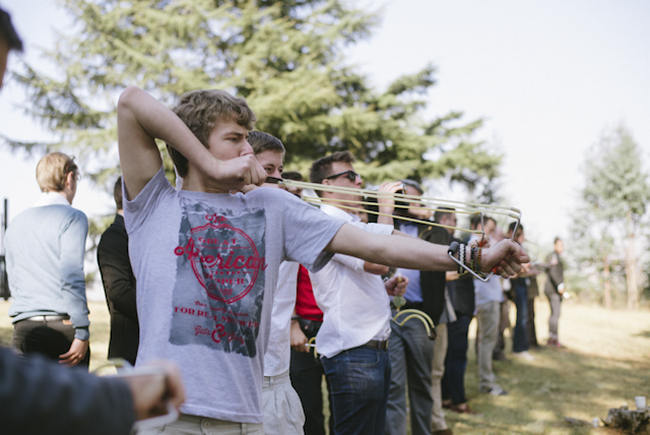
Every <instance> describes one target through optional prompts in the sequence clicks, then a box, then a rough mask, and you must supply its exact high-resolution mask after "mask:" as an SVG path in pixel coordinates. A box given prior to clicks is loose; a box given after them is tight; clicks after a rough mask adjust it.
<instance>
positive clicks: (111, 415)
mask: <svg viewBox="0 0 650 435" xmlns="http://www.w3.org/2000/svg"><path fill="white" fill-rule="evenodd" d="M134 420H135V413H134V410H133V396H132V395H131V390H130V388H129V386H128V385H127V384H126V382H124V381H122V380H119V379H115V378H109V377H97V376H93V375H90V374H88V373H87V372H84V371H83V370H80V369H77V368H69V367H64V366H61V365H59V364H57V363H53V362H50V361H46V360H45V359H43V358H41V357H39V356H33V355H32V356H26V357H19V356H18V355H16V354H15V353H14V352H13V351H11V350H10V349H7V348H4V347H0V432H2V433H3V434H5V433H6V434H24V435H31V434H44V433H47V434H55V435H56V434H66V435H68V434H70V435H75V434H79V435H85V434H95V435H102V434H106V435H114V434H125V435H126V434H128V433H129V431H130V429H131V426H132V425H133V422H134Z"/></svg>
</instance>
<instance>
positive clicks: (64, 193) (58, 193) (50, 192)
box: [43, 190, 72, 205]
mask: <svg viewBox="0 0 650 435" xmlns="http://www.w3.org/2000/svg"><path fill="white" fill-rule="evenodd" d="M43 194H44V195H45V196H48V197H49V196H52V197H56V195H59V196H61V198H63V199H65V201H66V202H67V203H68V204H70V205H72V201H70V199H69V198H68V195H67V194H66V192H65V191H60V192H55V191H53V190H48V191H47V192H43Z"/></svg>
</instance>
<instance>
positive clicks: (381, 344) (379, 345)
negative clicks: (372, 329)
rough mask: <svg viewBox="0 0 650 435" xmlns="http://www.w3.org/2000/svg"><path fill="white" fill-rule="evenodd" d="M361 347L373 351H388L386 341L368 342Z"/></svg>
mask: <svg viewBox="0 0 650 435" xmlns="http://www.w3.org/2000/svg"><path fill="white" fill-rule="evenodd" d="M361 347H369V348H370V349H375V350H388V340H370V341H369V342H367V343H366V344H364V345H362V346H361Z"/></svg>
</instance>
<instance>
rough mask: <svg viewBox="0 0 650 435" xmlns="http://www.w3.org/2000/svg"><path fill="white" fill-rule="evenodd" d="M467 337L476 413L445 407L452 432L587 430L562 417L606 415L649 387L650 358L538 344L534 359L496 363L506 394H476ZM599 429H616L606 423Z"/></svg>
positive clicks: (472, 403)
mask: <svg viewBox="0 0 650 435" xmlns="http://www.w3.org/2000/svg"><path fill="white" fill-rule="evenodd" d="M472 345H473V343H471V342H470V351H469V352H468V353H469V355H468V356H469V358H470V362H469V364H468V366H467V374H466V386H467V396H468V398H469V403H470V406H471V407H472V409H473V410H474V411H475V412H476V413H477V414H474V415H467V414H456V413H454V412H446V418H447V423H448V425H449V427H450V428H451V429H452V430H453V431H454V432H456V433H481V434H483V433H490V434H491V433H571V434H587V433H593V431H595V429H594V428H592V427H584V426H582V427H581V426H571V425H569V424H568V423H566V422H565V417H573V418H577V419H582V420H586V421H589V422H591V421H592V419H593V418H594V417H598V418H605V417H606V416H607V411H608V410H609V408H617V407H620V406H621V405H623V404H624V403H626V402H628V404H630V403H629V401H630V400H631V398H632V397H633V396H635V395H639V394H642V393H643V392H647V391H650V378H649V377H648V376H647V373H648V372H650V363H646V362H640V361H633V360H625V359H616V358H607V359H605V358H595V357H593V356H590V355H585V354H581V353H579V352H576V351H572V350H570V349H568V350H555V349H549V348H540V350H538V351H534V352H531V353H532V354H533V355H534V356H535V359H534V360H533V361H521V360H519V359H515V357H512V354H510V359H509V360H507V361H499V362H495V363H494V371H495V373H496V375H497V380H498V382H499V384H500V385H501V386H502V387H503V388H505V389H506V390H507V391H508V393H509V394H508V395H507V396H500V397H494V396H489V395H485V394H478V379H477V367H476V357H475V355H474V352H473V347H472ZM597 432H599V433H617V432H616V431H611V430H607V429H604V428H601V429H598V430H597Z"/></svg>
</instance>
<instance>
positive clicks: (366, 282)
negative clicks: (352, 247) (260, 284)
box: [309, 204, 393, 358]
mask: <svg viewBox="0 0 650 435" xmlns="http://www.w3.org/2000/svg"><path fill="white" fill-rule="evenodd" d="M321 210H322V211H324V212H325V213H326V214H328V215H330V216H334V217H337V218H340V219H344V220H345V221H346V222H348V223H350V224H352V225H355V226H358V227H360V228H362V229H364V230H366V231H368V232H371V233H374V234H384V235H390V234H391V233H392V232H393V227H392V226H391V225H383V224H364V223H361V222H358V219H354V218H355V216H352V215H350V214H348V213H346V212H345V211H343V210H341V209H339V208H336V207H334V206H331V205H328V204H323V205H321ZM363 264H364V261H363V260H361V259H359V258H356V257H352V256H349V255H343V254H336V255H334V257H333V258H332V260H331V261H330V262H329V263H328V264H327V265H326V266H325V267H323V268H322V269H321V270H320V271H318V272H316V273H311V272H310V275H309V276H310V278H311V282H312V287H313V289H314V296H315V298H316V303H318V306H319V307H320V309H321V310H323V324H322V326H321V328H320V330H319V331H318V335H316V350H317V351H318V353H319V354H320V355H323V356H325V357H328V358H331V357H333V356H335V355H336V354H338V353H340V352H342V351H344V350H347V349H351V348H354V347H358V346H361V345H363V344H365V343H367V342H368V341H370V340H386V339H388V336H389V335H390V319H391V312H390V305H389V299H388V294H387V293H386V289H385V287H384V282H383V281H382V279H381V277H380V276H379V275H375V274H371V273H368V272H366V271H364V270H363Z"/></svg>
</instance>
